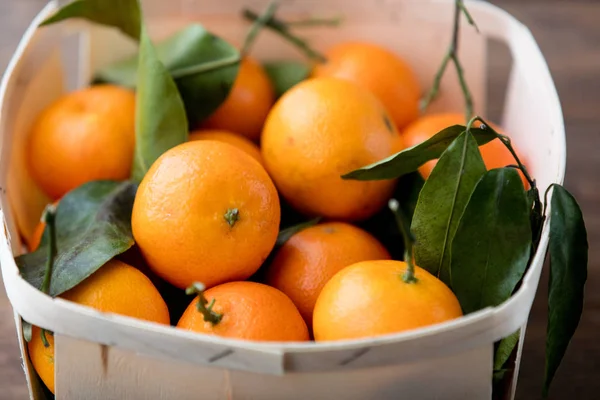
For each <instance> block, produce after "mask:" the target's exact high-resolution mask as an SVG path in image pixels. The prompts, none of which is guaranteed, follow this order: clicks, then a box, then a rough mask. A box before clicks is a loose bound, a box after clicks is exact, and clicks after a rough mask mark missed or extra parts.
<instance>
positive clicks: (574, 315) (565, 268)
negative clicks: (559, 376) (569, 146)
mask: <svg viewBox="0 0 600 400" xmlns="http://www.w3.org/2000/svg"><path fill="white" fill-rule="evenodd" d="M550 210H551V217H550V241H549V250H550V280H549V282H548V329H547V333H546V368H545V373H544V397H545V396H547V395H548V390H549V389H550V384H551V383H552V379H553V378H554V375H555V373H556V370H557V369H558V366H559V365H560V362H561V361H562V359H563V356H564V355H565V352H566V351H567V347H568V345H569V342H570V341H571V338H572V337H573V335H574V334H575V330H576V329H577V325H579V320H580V318H581V312H582V311H583V298H584V286H585V282H586V280H587V264H588V241H587V231H586V228H585V223H584V221H583V215H582V213H581V209H580V208H579V205H578V204H577V201H576V200H575V198H574V197H573V196H572V195H571V194H570V193H569V192H567V191H566V190H565V189H564V188H563V187H562V186H560V185H553V191H552V200H551V208H550Z"/></svg>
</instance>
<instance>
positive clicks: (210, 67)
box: [171, 55, 241, 79]
mask: <svg viewBox="0 0 600 400" xmlns="http://www.w3.org/2000/svg"><path fill="white" fill-rule="evenodd" d="M240 60H241V57H240V56H239V55H235V56H233V57H228V58H222V59H220V60H214V61H208V62H205V63H201V64H197V65H192V66H190V67H183V68H179V69H176V70H174V71H172V72H171V76H172V77H173V79H179V78H184V77H186V76H189V75H197V74H204V73H207V72H212V71H215V70H217V69H221V68H225V67H229V66H232V65H235V64H237V63H239V62H240Z"/></svg>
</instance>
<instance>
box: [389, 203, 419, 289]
mask: <svg viewBox="0 0 600 400" xmlns="http://www.w3.org/2000/svg"><path fill="white" fill-rule="evenodd" d="M388 207H389V208H390V210H392V212H393V213H394V216H395V217H396V223H397V224H398V228H399V229H400V233H401V234H402V239H403V240H404V261H405V262H406V272H405V273H404V275H402V280H403V281H404V282H405V283H416V282H418V280H417V277H416V276H415V262H414V252H413V245H414V243H415V237H414V236H413V234H412V232H411V230H410V225H409V223H408V218H407V217H406V215H404V212H403V211H402V208H401V207H400V203H399V202H398V200H396V199H390V201H389V202H388Z"/></svg>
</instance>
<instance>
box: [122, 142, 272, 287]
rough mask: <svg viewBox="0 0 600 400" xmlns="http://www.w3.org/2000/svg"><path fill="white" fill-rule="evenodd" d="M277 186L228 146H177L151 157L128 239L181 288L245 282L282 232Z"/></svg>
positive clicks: (156, 268) (161, 273) (220, 144)
mask: <svg viewBox="0 0 600 400" xmlns="http://www.w3.org/2000/svg"><path fill="white" fill-rule="evenodd" d="M279 219H280V206H279V198H278V196H277V190H276V189H275V186H274V185H273V182H272V181H271V179H270V178H269V176H268V174H267V172H266V171H265V170H264V168H263V167H262V166H261V165H260V164H259V163H258V162H256V161H255V160H254V159H252V157H250V156H249V155H247V154H246V153H244V152H243V151H241V150H239V149H237V148H235V147H233V146H232V145H230V144H227V143H222V142H216V141H212V140H199V141H192V142H187V143H184V144H181V145H179V146H176V147H174V148H172V149H171V150H169V151H167V152H166V153H164V154H163V155H162V156H161V157H160V158H159V159H158V160H157V161H155V162H154V164H153V165H152V167H151V168H150V170H149V171H148V173H147V174H146V176H145V177H144V179H143V180H142V183H141V184H140V187H139V189H138V192H137V195H136V197H135V202H134V205H133V215H132V221H131V223H132V227H133V236H134V238H135V240H136V242H137V244H138V246H139V248H140V250H141V252H142V254H143V255H144V258H145V259H146V261H147V262H148V265H149V266H150V268H151V269H152V270H153V271H154V272H155V273H156V274H157V275H159V276H160V277H162V278H163V279H165V280H166V281H168V282H170V283H172V284H173V285H175V286H177V287H179V288H186V287H188V286H189V285H191V284H192V283H193V282H203V283H204V284H205V285H207V286H208V287H211V286H214V285H217V284H220V283H224V282H228V281H232V280H244V279H246V278H248V277H250V275H252V274H253V273H254V272H256V270H258V268H259V267H260V265H261V264H262V263H263V261H264V260H265V259H266V258H267V256H268V255H269V253H270V252H271V250H272V249H273V246H274V245H275V240H276V239H277V234H278V232H279Z"/></svg>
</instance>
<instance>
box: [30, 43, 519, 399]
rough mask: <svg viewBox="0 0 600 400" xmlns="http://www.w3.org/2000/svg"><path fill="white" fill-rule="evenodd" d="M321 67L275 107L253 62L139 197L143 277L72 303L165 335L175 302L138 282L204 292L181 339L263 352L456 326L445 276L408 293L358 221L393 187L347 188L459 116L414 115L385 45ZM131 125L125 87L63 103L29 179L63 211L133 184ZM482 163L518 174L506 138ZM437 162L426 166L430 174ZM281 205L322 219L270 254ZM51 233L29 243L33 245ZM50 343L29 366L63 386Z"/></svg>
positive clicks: (73, 295)
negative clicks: (233, 343)
mask: <svg viewBox="0 0 600 400" xmlns="http://www.w3.org/2000/svg"><path fill="white" fill-rule="evenodd" d="M325 56H326V59H327V61H326V62H325V63H323V64H319V65H316V66H315V67H314V68H313V70H312V73H311V76H310V77H309V78H308V79H306V80H305V81H303V82H301V83H299V84H297V85H296V86H294V87H292V88H291V89H290V90H288V91H287V92H286V93H285V94H284V95H283V96H282V97H281V98H279V99H277V100H276V99H275V95H274V91H273V88H272V85H271V82H270V81H269V79H268V77H267V75H266V73H265V72H264V70H263V68H262V67H261V65H260V64H259V63H257V62H256V61H254V60H252V59H251V58H249V57H246V58H245V59H244V60H243V61H242V63H241V65H240V71H239V75H238V77H237V80H236V82H235V85H234V86H233V89H232V91H231V92H230V94H229V97H228V98H227V100H226V101H225V102H224V103H223V104H222V105H221V106H220V108H219V109H218V110H217V111H216V112H215V113H214V114H213V115H212V116H210V117H209V118H208V119H207V120H205V121H204V122H203V123H202V124H201V125H200V126H198V127H197V130H194V131H193V132H191V133H190V136H189V141H188V142H187V143H184V144H181V145H179V146H176V147H174V148H172V149H170V150H168V151H167V152H165V153H164V154H163V155H162V156H161V157H160V158H159V159H158V160H157V161H156V162H155V163H154V164H153V165H152V166H151V168H150V170H149V171H148V173H147V174H146V176H145V177H144V178H143V180H142V182H141V183H140V185H139V189H138V191H137V195H136V198H135V203H134V207H133V213H132V220H131V224H132V230H133V236H134V239H135V242H136V245H137V249H139V252H140V253H141V255H142V256H143V260H142V261H140V264H143V265H135V266H130V265H128V264H125V263H124V262H122V261H117V260H113V261H111V262H109V263H108V264H107V265H105V266H103V267H102V268H101V269H100V270H99V271H98V272H96V273H94V274H93V275H92V276H91V277H89V278H88V279H86V280H85V281H84V282H83V283H82V284H81V285H79V286H77V287H76V288H74V289H72V290H70V291H69V292H67V293H65V294H63V295H62V297H63V298H65V299H68V300H71V301H74V302H77V303H80V304H83V305H86V306H90V307H94V308H96V309H99V310H101V311H104V312H113V313H118V314H122V315H126V316H130V317H134V318H140V319H144V320H148V321H152V322H156V323H161V324H169V322H170V317H169V307H170V304H169V305H167V304H166V303H165V301H164V300H163V298H162V297H161V295H160V292H159V290H158V289H157V288H156V287H155V286H154V284H153V283H152V282H153V281H151V280H150V279H149V278H147V277H146V275H145V274H144V273H142V272H140V271H144V272H145V273H146V274H147V275H149V277H150V278H152V279H153V280H154V281H165V282H168V283H169V284H170V285H173V286H175V287H177V288H179V289H181V290H184V289H188V291H189V292H190V293H196V294H198V296H197V297H196V298H195V299H194V300H193V301H192V302H191V303H190V304H189V306H188V307H187V309H186V310H185V311H184V312H183V315H182V316H181V318H180V319H179V321H178V323H177V324H176V325H177V327H178V328H180V329H186V330H191V331H196V332H201V333H205V334H213V335H219V336H223V337H231V338H239V339H246V340H261V341H307V340H310V339H311V338H312V339H314V340H316V341H329V340H339V339H352V338H363V337H372V336H377V335H383V334H390V333H395V332H400V331H404V330H408V329H414V328H418V327H422V326H427V325H431V324H435V323H440V322H443V321H447V320H450V319H453V318H457V317H459V316H461V315H462V312H461V308H460V305H459V303H458V301H457V299H456V297H455V296H454V294H453V293H452V292H451V291H450V289H449V288H448V287H446V286H445V285H444V284H443V283H442V282H441V281H440V280H438V279H437V278H436V277H434V276H432V275H430V274H429V273H428V272H427V271H425V270H422V269H420V268H418V267H416V268H415V276H414V278H415V279H414V280H412V281H410V282H406V281H404V280H403V279H402V276H403V274H404V273H405V271H406V269H407V265H406V264H405V263H404V262H403V261H395V260H391V257H390V253H389V252H388V249H386V248H385V247H384V246H383V245H382V244H381V243H380V242H379V241H378V240H377V239H376V238H375V237H374V236H373V235H372V233H369V232H367V231H365V230H364V229H361V228H359V227H358V226H356V225H355V223H357V222H361V221H364V220H366V219H368V218H370V217H372V216H373V215H374V214H376V213H377V212H379V211H380V210H381V209H382V208H383V207H385V205H386V204H387V203H388V201H389V200H390V198H391V196H392V192H393V191H394V189H395V187H396V182H395V181H393V180H387V181H386V180H382V181H352V180H343V179H342V178H341V177H340V176H341V175H343V174H346V173H348V172H350V171H353V170H355V169H358V168H360V167H363V166H365V165H368V164H371V163H374V162H376V161H379V160H381V159H383V158H386V157H388V156H390V155H392V154H394V153H397V152H399V151H401V150H403V149H405V148H407V147H411V146H413V145H415V144H418V143H420V142H422V141H424V140H426V139H428V138H429V137H431V136H433V135H434V134H436V133H437V132H438V131H440V130H442V129H443V128H446V127H448V126H450V125H455V124H464V123H465V121H464V116H462V115H459V114H438V115H426V116H420V115H419V108H418V104H419V100H420V98H421V96H422V94H423V93H422V89H421V88H420V86H419V84H418V81H417V78H416V76H415V74H414V73H413V71H412V70H411V68H410V67H409V66H408V65H407V63H406V62H404V61H403V60H402V59H401V58H400V57H398V56H397V55H396V54H394V53H393V52H391V51H388V50H387V49H384V48H382V47H380V46H379V45H376V44H372V43H363V42H349V43H343V44H339V45H337V46H334V47H333V48H331V49H329V51H328V52H327V53H326V54H325ZM134 126H135V94H134V93H133V92H132V91H130V90H128V89H124V88H119V87H116V86H112V85H98V86H92V87H89V88H86V89H83V90H80V91H77V92H74V93H70V94H67V95H65V96H64V97H63V98H61V99H59V100H58V101H56V102H55V103H54V104H52V105H51V106H50V107H48V108H47V109H46V110H45V111H43V112H42V114H41V115H40V116H39V118H38V120H37V122H36V123H35V124H34V127H33V130H32V132H31V135H30V137H29V143H28V159H29V166H30V171H31V175H32V176H33V178H34V179H35V180H36V181H37V183H38V184H39V186H40V187H41V188H42V189H43V190H44V191H45V192H46V193H47V194H48V196H49V197H50V198H52V200H54V201H60V198H61V197H62V196H64V195H65V194H66V193H67V192H69V191H70V190H72V189H74V188H76V187H78V186H79V185H81V184H83V183H85V182H89V181H93V180H100V179H110V180H124V179H127V178H128V176H129V173H130V171H131V165H132V158H133V153H134V151H133V150H134V146H135V134H134V129H135V128H134ZM482 153H483V158H484V160H485V162H486V164H487V166H488V167H489V168H493V167H497V166H505V165H507V164H511V162H512V161H511V160H512V157H511V155H510V153H508V151H507V150H505V148H504V147H503V146H502V145H501V144H500V143H499V142H498V141H497V140H496V141H494V142H491V143H489V144H487V145H485V146H483V147H482ZM434 163H435V161H432V162H430V163H428V164H426V165H424V166H423V167H422V168H421V170H420V172H421V174H422V175H423V176H424V177H425V178H427V176H428V175H429V172H430V171H431V169H432V165H433V164H434ZM283 201H285V202H286V204H289V205H291V207H292V208H293V209H294V210H295V211H296V212H298V213H300V214H302V215H304V216H306V218H307V219H308V218H313V217H321V218H322V221H323V222H321V223H318V224H316V225H314V226H311V227H309V228H306V229H304V230H301V231H299V232H297V233H296V234H294V235H293V236H292V237H291V238H290V239H289V240H288V241H287V242H285V243H283V244H280V245H276V241H277V237H278V233H279V231H280V225H281V216H282V202H283ZM42 231H43V226H41V227H38V228H37V229H36V233H35V234H34V235H33V236H32V237H30V238H27V239H28V242H29V245H30V249H32V250H33V249H35V248H36V247H37V245H38V243H39V237H40V236H41V233H42ZM259 269H262V270H264V271H265V273H264V274H260V275H257V274H256V273H257V271H259ZM257 276H260V277H261V278H260V279H258V278H256V277H257ZM157 278H159V279H157ZM249 279H250V280H249ZM258 281H260V282H258ZM205 288H206V290H204V289H205ZM124 299H126V301H124ZM36 329H37V328H36ZM40 337H41V335H39V334H34V335H33V340H32V341H31V342H30V344H29V350H30V355H31V359H32V362H33V365H34V367H35V368H36V370H37V371H38V373H39V374H40V376H41V378H42V379H43V380H44V382H45V383H46V385H47V386H48V387H49V388H50V389H51V390H54V385H53V381H54V376H53V362H52V354H53V353H52V348H51V346H50V347H45V346H44V345H43V344H42V340H41V338H40ZM50 343H52V342H51V341H50Z"/></svg>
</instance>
